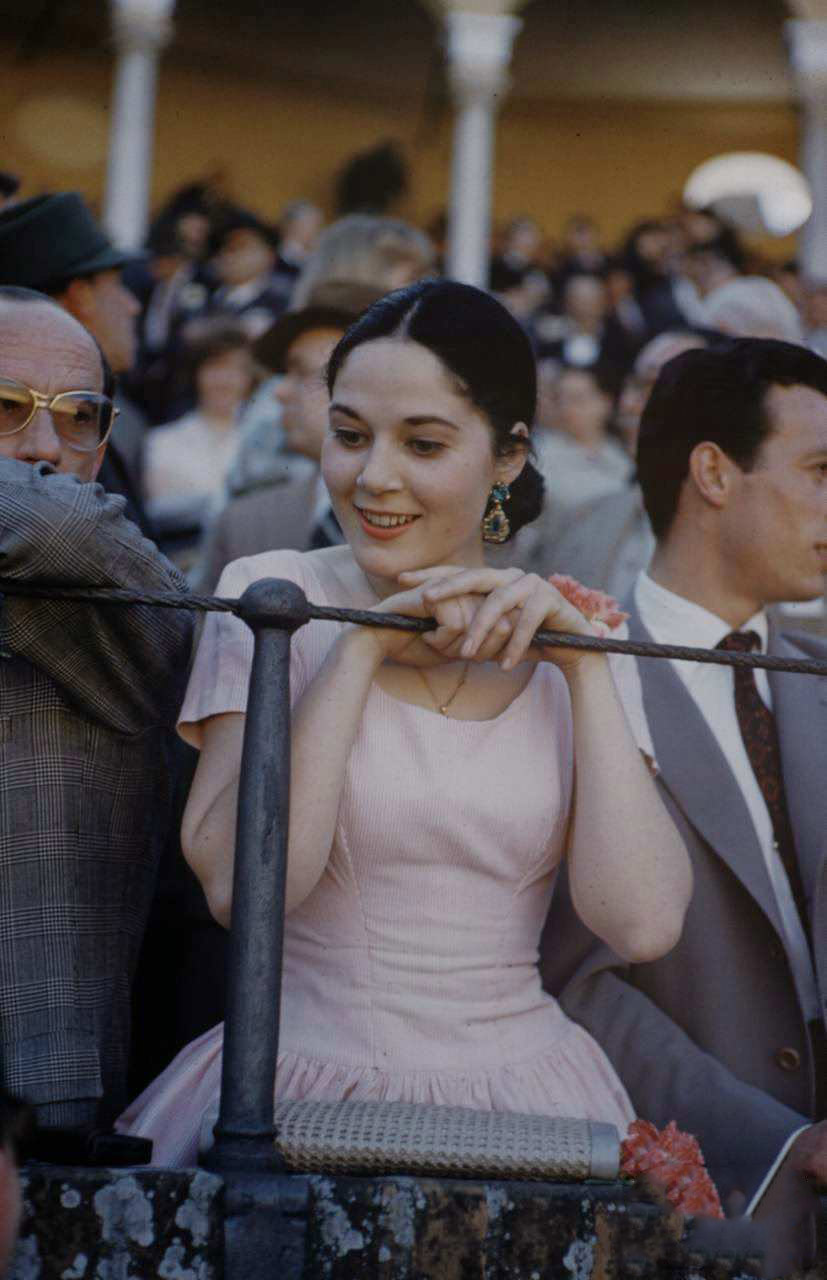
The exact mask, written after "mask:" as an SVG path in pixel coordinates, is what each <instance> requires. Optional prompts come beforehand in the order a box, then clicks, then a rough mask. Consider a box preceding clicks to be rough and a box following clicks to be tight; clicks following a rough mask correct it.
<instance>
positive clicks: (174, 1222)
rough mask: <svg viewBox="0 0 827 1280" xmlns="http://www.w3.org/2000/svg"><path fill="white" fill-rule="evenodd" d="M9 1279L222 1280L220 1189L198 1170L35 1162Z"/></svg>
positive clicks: (28, 1170) (29, 1169)
mask: <svg viewBox="0 0 827 1280" xmlns="http://www.w3.org/2000/svg"><path fill="white" fill-rule="evenodd" d="M21 1183H22V1188H23V1202H24V1218H23V1227H22V1231H21V1235H20V1241H19V1244H18V1247H17V1251H16V1253H15V1256H14V1260H13V1262H12V1267H11V1271H10V1273H9V1280H155V1277H156V1276H157V1277H160V1278H161V1280H221V1278H222V1277H223V1274H224V1262H223V1259H224V1184H223V1182H222V1180H221V1179H220V1178H217V1177H215V1175H214V1174H211V1173H205V1172H204V1171H203V1170H201V1169H184V1170H180V1171H170V1170H164V1169H150V1168H136V1169H81V1168H63V1167H61V1166H56V1165H46V1164H43V1165H41V1164H30V1165H27V1166H26V1167H25V1168H24V1170H23V1171H22V1174H21Z"/></svg>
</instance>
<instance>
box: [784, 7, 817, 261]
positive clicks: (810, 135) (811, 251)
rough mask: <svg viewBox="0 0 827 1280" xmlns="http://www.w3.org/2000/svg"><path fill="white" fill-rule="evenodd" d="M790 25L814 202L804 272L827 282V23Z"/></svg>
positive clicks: (802, 240)
mask: <svg viewBox="0 0 827 1280" xmlns="http://www.w3.org/2000/svg"><path fill="white" fill-rule="evenodd" d="M786 25H787V39H788V44H789V49H790V60H791V62H792V68H793V75H794V77H795V83H796V88H797V91H798V98H799V104H800V110H801V141H800V146H801V168H802V169H803V171H804V176H805V177H806V179H807V181H808V183H809V184H810V190H811V192H812V197H813V212H812V214H811V215H810V218H809V220H808V221H807V223H806V224H805V226H804V228H803V229H802V231H801V234H800V237H799V244H800V259H801V266H802V269H803V271H804V273H805V274H806V275H808V276H812V277H813V278H815V279H819V280H827V19H824V18H793V19H791V20H790V21H789V22H787V24H786Z"/></svg>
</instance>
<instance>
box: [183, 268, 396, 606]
mask: <svg viewBox="0 0 827 1280" xmlns="http://www.w3.org/2000/svg"><path fill="white" fill-rule="evenodd" d="M384 292H386V291H385V290H384V289H383V288H377V287H376V286H374V285H365V284H355V283H350V282H347V281H329V282H327V283H326V284H320V285H319V286H317V288H316V289H315V290H314V291H313V292H312V293H311V294H310V296H309V298H308V300H307V303H306V305H305V306H303V307H302V308H301V309H299V310H296V311H288V312H285V314H284V315H283V316H282V317H281V318H280V319H279V320H278V321H276V323H275V324H274V325H273V327H272V328H271V329H269V330H268V332H267V333H265V334H263V335H262V337H261V338H259V340H258V342H256V343H255V345H254V347H253V354H254V355H255V356H256V358H257V359H258V360H259V361H260V363H261V364H263V365H264V366H265V367H266V368H267V369H269V370H271V371H272V372H273V373H279V374H282V375H283V378H282V380H281V382H280V383H279V385H278V386H277V387H276V390H275V396H276V399H277V400H278V402H279V404H280V406H281V426H282V429H283V431H284V444H285V447H286V449H287V450H288V451H289V454H292V455H294V458H295V457H296V456H297V457H298V458H299V459H302V458H303V459H307V461H308V462H309V463H310V465H309V466H307V465H304V466H301V465H298V466H297V465H296V463H295V462H292V463H291V460H290V458H289V454H288V455H286V456H285V466H284V476H283V478H282V479H280V480H279V481H278V482H277V483H275V484H269V485H265V486H263V487H262V488H259V489H255V490H254V491H253V492H252V493H247V494H244V495H243V496H242V497H239V498H234V499H233V500H232V501H231V502H230V503H229V504H228V505H227V506H226V507H225V508H224V510H223V511H222V512H221V514H220V515H219V516H218V518H217V520H216V522H215V524H214V526H213V528H212V530H211V531H210V534H209V536H208V539H207V545H206V549H205V553H204V560H203V564H202V567H201V570H200V573H199V582H200V584H201V585H203V586H204V588H205V589H210V590H211V589H212V588H213V587H214V586H215V584H216V582H217V581H218V579H219V577H220V576H221V571H222V569H223V568H224V566H225V565H226V564H229V562H230V561H231V560H238V559H240V557H242V556H251V555H257V554H258V552H260V551H273V550H277V549H283V548H287V549H290V550H295V551H306V550H308V549H309V548H310V547H325V546H331V545H333V544H335V543H338V542H341V541H342V533H341V529H340V528H339V525H338V522H337V520H336V517H335V516H334V514H333V511H332V509H331V506H330V499H329V497H328V494H327V489H326V488H325V485H324V481H323V480H322V477H321V473H320V471H319V462H320V460H321V453H322V443H323V441H324V438H325V434H326V432H327V425H328V423H327V409H328V403H329V397H328V394H327V386H326V385H325V379H324V371H325V368H326V367H327V362H328V360H329V359H330V355H331V352H332V351H333V348H334V347H335V346H336V343H337V342H338V341H339V339H340V338H341V336H342V334H343V333H344V331H345V329H347V328H348V326H349V325H351V324H352V323H353V321H354V320H355V319H356V318H357V316H359V315H360V314H361V313H362V312H363V311H364V310H365V309H366V308H367V307H369V306H370V305H371V303H373V302H375V301H376V300H377V298H380V297H381V296H382V294H383V293H384Z"/></svg>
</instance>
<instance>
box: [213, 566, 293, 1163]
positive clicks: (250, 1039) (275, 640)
mask: <svg viewBox="0 0 827 1280" xmlns="http://www.w3.org/2000/svg"><path fill="white" fill-rule="evenodd" d="M239 612H240V616H241V617H242V618H243V619H244V621H245V622H246V623H247V625H248V626H249V627H251V628H252V630H253V632H254V634H255V638H256V642H255V654H254V657H253V669H252V672H251V675H250V692H249V698H248V706H247V716H246V720H245V725H244V746H243V751H242V756H241V779H240V785H239V793H238V824H237V829H236V830H237V834H236V848H235V865H234V869H233V906H232V916H231V922H230V940H229V954H228V990H227V1012H226V1018H225V1022H224V1056H223V1063H222V1073H221V1106H220V1111H219V1116H218V1123H217V1124H216V1126H215V1146H214V1147H213V1148H212V1149H211V1150H210V1151H209V1152H207V1154H206V1156H205V1159H204V1164H205V1166H206V1167H207V1168H208V1169H212V1170H214V1171H215V1172H217V1173H224V1172H230V1171H232V1170H250V1171H253V1170H266V1169H269V1170H279V1169H281V1168H282V1167H283V1166H282V1162H281V1159H280V1157H279V1155H278V1153H277V1151H276V1147H275V1141H274V1140H275V1128H274V1124H273V1091H274V1087H275V1078H276V1061H277V1057H278V1040H279V1013H280V1003H281V968H282V948H283V941H284V893H285V881H286V872H287V831H288V817H289V797H290V637H291V634H292V632H294V631H295V630H296V629H297V628H298V627H301V626H303V625H304V623H305V622H307V621H308V618H309V616H310V615H309V610H308V604H307V598H306V596H305V594H304V592H303V591H302V590H301V588H300V587H298V586H296V584H295V583H293V582H286V581H281V580H278V579H273V578H265V579H262V581H260V582H254V583H253V584H252V585H251V586H249V587H248V588H247V590H246V591H245V592H244V595H243V596H242V597H241V608H240V611H239Z"/></svg>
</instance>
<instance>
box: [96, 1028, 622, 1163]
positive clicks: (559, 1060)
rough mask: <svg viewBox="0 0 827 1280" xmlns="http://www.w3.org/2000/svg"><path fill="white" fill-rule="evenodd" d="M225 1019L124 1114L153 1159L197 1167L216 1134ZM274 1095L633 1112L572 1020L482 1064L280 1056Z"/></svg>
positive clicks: (586, 1114) (597, 1116)
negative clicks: (381, 1065)
mask: <svg viewBox="0 0 827 1280" xmlns="http://www.w3.org/2000/svg"><path fill="white" fill-rule="evenodd" d="M223 1032H224V1027H223V1024H220V1025H219V1026H217V1027H213V1028H212V1030H210V1031H206V1032H205V1033H204V1034H203V1035H202V1036H199V1038H198V1039H197V1040H193V1041H192V1043H191V1044H188V1045H187V1046H186V1048H184V1049H182V1050H181V1052H180V1053H179V1054H178V1056H177V1057H176V1058H175V1059H174V1061H173V1062H171V1063H170V1065H169V1066H168V1067H167V1069H166V1070H165V1071H164V1072H163V1073H162V1074H161V1075H160V1076H159V1077H158V1078H157V1080H154V1081H153V1082H152V1084H151V1085H149V1086H148V1088H147V1089H145V1090H144V1092H143V1093H142V1094H141V1095H140V1097H138V1098H137V1099H136V1100H135V1101H134V1102H133V1103H132V1104H131V1106H129V1107H128V1108H127V1110H126V1111H125V1112H124V1113H123V1115H122V1116H121V1117H120V1119H119V1120H118V1122H117V1125H116V1127H117V1128H118V1129H119V1130H120V1131H121V1132H123V1133H131V1134H135V1135H137V1136H140V1137H146V1138H151V1139H152V1141H153V1156H152V1162H153V1164H158V1165H164V1166H166V1167H181V1166H187V1165H193V1164H195V1163H196V1161H197V1157H198V1153H199V1151H200V1150H204V1149H205V1148H206V1147H209V1146H210V1144H211V1142H212V1126H213V1124H214V1123H215V1121H216V1119H217V1116H218V1100H219V1094H220V1087H221V1050H222V1045H223ZM275 1097H276V1101H288V1100H289V1101H297V1100H304V1099H307V1100H313V1101H318V1102H341V1101H344V1100H346V1099H352V1100H354V1101H360V1102H362V1101H368V1102H380V1101H389V1102H414V1103H417V1102H418V1103H431V1104H436V1105H442V1106H454V1107H471V1108H474V1109H476V1110H480V1111H518V1112H523V1113H524V1114H529V1115H552V1116H571V1117H578V1118H582V1119H586V1120H600V1121H604V1122H607V1123H609V1124H614V1125H616V1126H617V1128H618V1130H619V1132H620V1136H621V1138H622V1137H624V1135H625V1133H626V1130H627V1128H628V1126H629V1124H630V1123H631V1121H632V1120H633V1119H634V1111H633V1109H632V1105H631V1103H630V1101H629V1098H628V1097H627V1095H626V1092H625V1090H624V1088H623V1086H622V1084H621V1083H620V1081H619V1080H618V1077H617V1075H616V1074H615V1072H614V1070H613V1069H612V1067H611V1064H610V1063H609V1061H608V1059H607V1058H606V1055H605V1054H604V1053H603V1050H602V1049H601V1048H600V1047H599V1045H598V1044H597V1043H596V1042H595V1041H594V1040H593V1039H592V1037H591V1036H590V1035H588V1033H587V1032H586V1031H584V1030H583V1029H582V1028H581V1027H578V1026H577V1025H576V1024H575V1023H572V1022H568V1021H567V1020H566V1022H565V1023H564V1031H563V1034H562V1035H561V1036H560V1037H559V1040H558V1042H557V1043H555V1045H554V1047H553V1048H551V1049H549V1048H546V1049H545V1050H544V1051H543V1052H540V1053H537V1052H535V1053H534V1054H533V1055H532V1056H531V1057H529V1058H527V1059H525V1060H523V1061H519V1062H509V1063H508V1064H505V1065H502V1066H499V1067H496V1068H494V1069H491V1068H490V1067H489V1068H487V1069H485V1070H479V1071H473V1070H471V1071H464V1072H451V1071H411V1072H405V1073H402V1072H388V1071H380V1070H379V1069H378V1068H375V1067H365V1066H352V1065H349V1064H343V1063H338V1062H335V1061H331V1060H328V1061H317V1060H314V1059H312V1058H307V1057H302V1056H299V1055H298V1054H292V1053H283V1054H280V1055H279V1061H278V1071H277V1075H276V1090H275Z"/></svg>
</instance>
